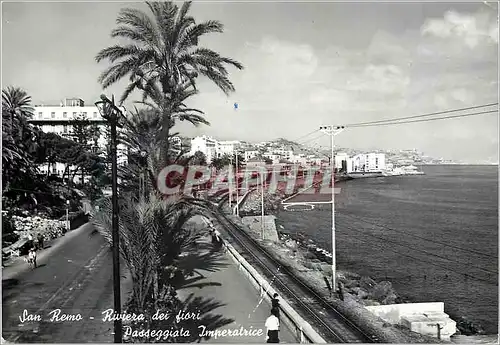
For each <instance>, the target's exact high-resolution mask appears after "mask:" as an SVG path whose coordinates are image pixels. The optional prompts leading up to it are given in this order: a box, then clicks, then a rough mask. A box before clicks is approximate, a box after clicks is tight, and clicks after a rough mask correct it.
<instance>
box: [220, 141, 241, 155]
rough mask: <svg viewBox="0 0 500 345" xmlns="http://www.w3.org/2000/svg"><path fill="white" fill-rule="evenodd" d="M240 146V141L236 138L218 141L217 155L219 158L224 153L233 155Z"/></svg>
mask: <svg viewBox="0 0 500 345" xmlns="http://www.w3.org/2000/svg"><path fill="white" fill-rule="evenodd" d="M240 146H241V143H240V142H239V141H238V140H231V141H219V142H218V143H217V157H219V158H220V157H222V156H224V155H233V154H234V153H235V152H236V150H238V149H239V148H240Z"/></svg>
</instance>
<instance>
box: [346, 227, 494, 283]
mask: <svg viewBox="0 0 500 345" xmlns="http://www.w3.org/2000/svg"><path fill="white" fill-rule="evenodd" d="M339 224H340V223H339ZM340 225H341V226H345V227H347V225H345V224H340ZM350 229H351V230H352V231H356V232H359V233H361V234H363V235H365V236H370V237H373V238H376V239H378V240H381V241H384V242H388V243H392V244H395V245H397V246H401V247H406V248H409V249H411V250H413V251H415V252H418V253H422V254H425V255H430V256H435V257H437V258H439V259H442V260H446V261H448V262H452V263H457V264H461V265H466V264H467V263H465V262H462V261H457V260H452V259H449V258H447V257H444V256H441V255H438V254H434V253H431V252H428V251H426V250H420V249H416V248H414V247H412V246H410V245H408V244H406V243H402V242H398V241H392V240H390V239H387V238H384V237H379V236H376V235H373V234H371V233H368V232H363V231H360V230H358V229H355V228H353V227H351V228H350ZM469 266H470V267H472V268H475V269H477V270H480V271H483V272H485V273H488V274H494V275H498V272H493V271H489V270H487V269H484V268H481V267H477V266H472V265H469Z"/></svg>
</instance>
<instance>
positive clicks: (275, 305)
mask: <svg viewBox="0 0 500 345" xmlns="http://www.w3.org/2000/svg"><path fill="white" fill-rule="evenodd" d="M271 309H274V310H276V317H277V318H278V319H279V318H280V300H279V299H278V294H277V293H275V294H274V295H273V299H272V300H271Z"/></svg>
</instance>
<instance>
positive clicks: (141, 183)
mask: <svg viewBox="0 0 500 345" xmlns="http://www.w3.org/2000/svg"><path fill="white" fill-rule="evenodd" d="M140 155H141V161H140V164H141V173H140V177H139V199H140V201H141V202H144V199H145V198H144V197H145V193H146V181H145V179H146V177H145V175H146V174H145V172H144V171H145V168H144V166H145V165H146V164H147V158H146V157H147V155H148V153H147V152H146V151H141V153H140Z"/></svg>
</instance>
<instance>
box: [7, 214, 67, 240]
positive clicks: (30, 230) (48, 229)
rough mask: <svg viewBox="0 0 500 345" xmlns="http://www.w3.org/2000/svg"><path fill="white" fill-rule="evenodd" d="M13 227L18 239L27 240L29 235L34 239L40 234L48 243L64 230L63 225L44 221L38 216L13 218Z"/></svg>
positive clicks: (47, 220)
mask: <svg viewBox="0 0 500 345" xmlns="http://www.w3.org/2000/svg"><path fill="white" fill-rule="evenodd" d="M12 219H13V221H14V227H15V228H16V233H17V234H18V235H19V236H20V238H26V239H27V238H29V236H30V235H31V236H32V237H33V238H35V237H36V236H37V235H38V234H42V235H43V237H44V240H46V241H48V240H51V239H54V238H57V237H60V236H62V234H63V233H64V230H65V223H64V222H61V221H57V220H52V219H45V218H41V217H38V216H35V217H19V216H13V217H12Z"/></svg>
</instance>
